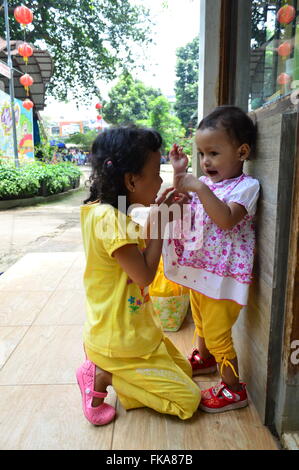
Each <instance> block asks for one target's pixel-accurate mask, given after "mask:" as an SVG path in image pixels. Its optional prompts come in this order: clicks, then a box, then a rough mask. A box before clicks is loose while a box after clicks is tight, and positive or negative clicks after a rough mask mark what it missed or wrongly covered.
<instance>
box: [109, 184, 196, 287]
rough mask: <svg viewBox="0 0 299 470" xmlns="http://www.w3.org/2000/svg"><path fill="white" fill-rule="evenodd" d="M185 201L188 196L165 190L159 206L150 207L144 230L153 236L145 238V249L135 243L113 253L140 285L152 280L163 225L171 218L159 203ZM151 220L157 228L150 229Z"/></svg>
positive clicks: (171, 189) (160, 246)
mask: <svg viewBox="0 0 299 470" xmlns="http://www.w3.org/2000/svg"><path fill="white" fill-rule="evenodd" d="M162 201H163V202H162ZM187 201H188V198H187V197H186V196H185V195H179V194H178V193H177V191H174V190H173V188H170V189H168V190H166V191H165V192H164V193H163V195H162V196H161V197H160V198H159V200H158V201H157V202H158V203H160V206H155V207H154V208H152V209H151V212H150V216H149V218H148V222H147V229H146V231H147V234H148V236H149V234H150V232H153V233H154V236H153V235H152V236H153V238H150V239H149V238H148V239H147V246H146V249H145V250H144V251H143V252H142V251H141V250H140V249H139V248H138V246H137V245H125V246H123V247H121V248H118V249H117V250H115V252H114V253H113V256H114V257H115V259H116V260H117V262H118V263H119V264H120V266H121V267H122V269H123V270H124V271H125V272H126V273H127V274H128V276H129V278H130V279H132V281H133V282H135V283H136V284H138V285H139V286H140V287H146V286H148V285H150V284H151V283H152V282H153V280H154V277H155V275H156V271H157V268H158V264H159V261H160V257H161V252H162V245H163V235H164V231H165V227H166V225H167V223H168V222H172V220H173V219H172V216H173V213H172V212H169V211H167V210H165V211H164V212H163V211H162V212H161V210H160V209H161V205H162V204H165V206H166V208H168V207H169V206H171V205H172V204H173V203H177V204H178V206H179V207H181V206H182V204H184V203H185V202H187ZM161 213H162V216H161ZM167 215H168V216H169V217H168V216H167ZM179 215H180V214H179ZM151 221H154V223H157V224H158V228H157V229H155V230H152V231H151V230H150V224H151Z"/></svg>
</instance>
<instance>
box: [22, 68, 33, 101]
mask: <svg viewBox="0 0 299 470" xmlns="http://www.w3.org/2000/svg"><path fill="white" fill-rule="evenodd" d="M20 83H21V85H23V87H24V88H25V90H26V92H27V96H28V95H29V87H30V86H31V85H32V84H33V78H32V77H31V76H30V75H29V74H28V73H25V75H22V77H21V78H20Z"/></svg>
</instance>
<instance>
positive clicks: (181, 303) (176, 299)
mask: <svg viewBox="0 0 299 470" xmlns="http://www.w3.org/2000/svg"><path fill="white" fill-rule="evenodd" d="M149 294H150V297H151V299H152V302H153V305H154V309H155V311H156V313H158V314H159V315H160V319H161V323H162V326H163V329H164V330H165V331H178V330H179V329H180V327H181V325H182V323H183V321H184V319H185V316H186V314H187V311H188V307H189V289H188V288H187V287H183V286H180V285H179V284H176V283H175V282H172V281H169V280H168V279H166V277H165V276H164V268H163V260H162V258H161V260H160V263H159V266H158V269H157V273H156V276H155V279H154V280H153V282H152V284H151V285H150V288H149Z"/></svg>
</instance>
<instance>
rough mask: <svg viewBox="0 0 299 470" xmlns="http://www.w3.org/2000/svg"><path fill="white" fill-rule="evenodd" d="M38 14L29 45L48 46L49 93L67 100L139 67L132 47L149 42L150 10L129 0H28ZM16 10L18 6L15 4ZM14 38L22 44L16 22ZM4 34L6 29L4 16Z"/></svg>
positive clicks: (12, 26) (1, 24) (0, 21)
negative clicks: (121, 70)
mask: <svg viewBox="0 0 299 470" xmlns="http://www.w3.org/2000/svg"><path fill="white" fill-rule="evenodd" d="M22 3H23V4H24V5H26V6H27V7H29V8H30V9H31V10H32V12H33V15H34V20H33V26H34V29H32V30H30V31H29V30H28V31H27V33H26V39H27V41H28V42H30V43H33V44H34V45H36V46H38V47H42V48H46V49H47V50H48V51H49V53H50V54H51V56H52V58H53V63H54V74H53V76H52V79H51V83H50V87H49V90H50V92H51V93H52V95H53V96H55V97H56V98H58V99H60V100H62V101H64V100H66V99H67V97H68V91H69V90H73V96H74V97H75V99H77V100H78V98H82V97H89V98H90V97H91V96H92V95H93V94H94V93H95V92H96V91H97V89H96V86H95V83H96V80H98V79H104V80H106V81H110V80H112V79H113V78H115V75H116V71H117V70H118V69H119V68H122V67H124V66H125V67H126V69H127V68H129V67H130V66H132V65H133V64H134V57H133V52H132V50H133V49H132V44H133V43H140V44H147V43H149V42H150V41H151V39H150V24H151V21H150V19H149V13H148V10H147V9H146V8H145V7H143V6H140V5H133V4H132V3H131V2H130V0H71V1H70V0H59V2H58V1H57V0H47V1H45V0H23V2H22ZM15 6H17V4H15ZM10 29H11V37H12V38H13V39H18V40H23V38H24V36H23V35H24V33H23V29H22V27H21V26H20V25H19V23H17V22H16V21H15V20H14V19H13V18H11V21H10ZM0 31H5V27H4V18H3V15H0Z"/></svg>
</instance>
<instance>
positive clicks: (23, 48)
mask: <svg viewBox="0 0 299 470" xmlns="http://www.w3.org/2000/svg"><path fill="white" fill-rule="evenodd" d="M18 53H19V54H20V55H21V56H22V57H23V58H24V61H25V62H26V64H27V62H28V57H30V56H32V54H33V49H32V47H31V46H30V45H29V44H27V42H23V44H21V45H20V46H19V47H18Z"/></svg>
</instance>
